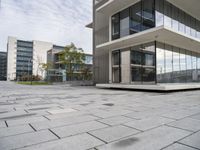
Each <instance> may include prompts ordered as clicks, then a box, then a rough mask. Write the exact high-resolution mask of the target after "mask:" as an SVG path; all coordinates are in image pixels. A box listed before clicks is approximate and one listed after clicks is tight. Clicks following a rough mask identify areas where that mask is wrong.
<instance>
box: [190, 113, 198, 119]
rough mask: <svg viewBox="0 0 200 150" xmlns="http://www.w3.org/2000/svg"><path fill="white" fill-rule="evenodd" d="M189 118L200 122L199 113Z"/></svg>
mask: <svg viewBox="0 0 200 150" xmlns="http://www.w3.org/2000/svg"><path fill="white" fill-rule="evenodd" d="M191 118H194V119H198V120H200V113H199V114H196V115H194V116H191Z"/></svg>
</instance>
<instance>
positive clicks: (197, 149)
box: [176, 141, 200, 150]
mask: <svg viewBox="0 0 200 150" xmlns="http://www.w3.org/2000/svg"><path fill="white" fill-rule="evenodd" d="M176 143H178V144H181V145H184V146H187V147H190V148H194V149H196V150H200V149H199V148H196V147H193V146H190V145H187V144H184V143H180V142H178V141H177V142H176Z"/></svg>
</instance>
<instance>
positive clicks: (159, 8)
mask: <svg viewBox="0 0 200 150" xmlns="http://www.w3.org/2000/svg"><path fill="white" fill-rule="evenodd" d="M155 2H156V27H158V26H161V25H163V24H164V12H163V11H164V0H156V1H155Z"/></svg>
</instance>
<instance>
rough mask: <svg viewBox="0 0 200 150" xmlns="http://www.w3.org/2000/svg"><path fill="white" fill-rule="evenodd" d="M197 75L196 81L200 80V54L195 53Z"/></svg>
mask: <svg viewBox="0 0 200 150" xmlns="http://www.w3.org/2000/svg"><path fill="white" fill-rule="evenodd" d="M197 75H198V81H199V82H200V54H197Z"/></svg>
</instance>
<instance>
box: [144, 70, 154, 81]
mask: <svg viewBox="0 0 200 150" xmlns="http://www.w3.org/2000/svg"><path fill="white" fill-rule="evenodd" d="M142 79H143V82H155V69H154V68H143V77H142Z"/></svg>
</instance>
